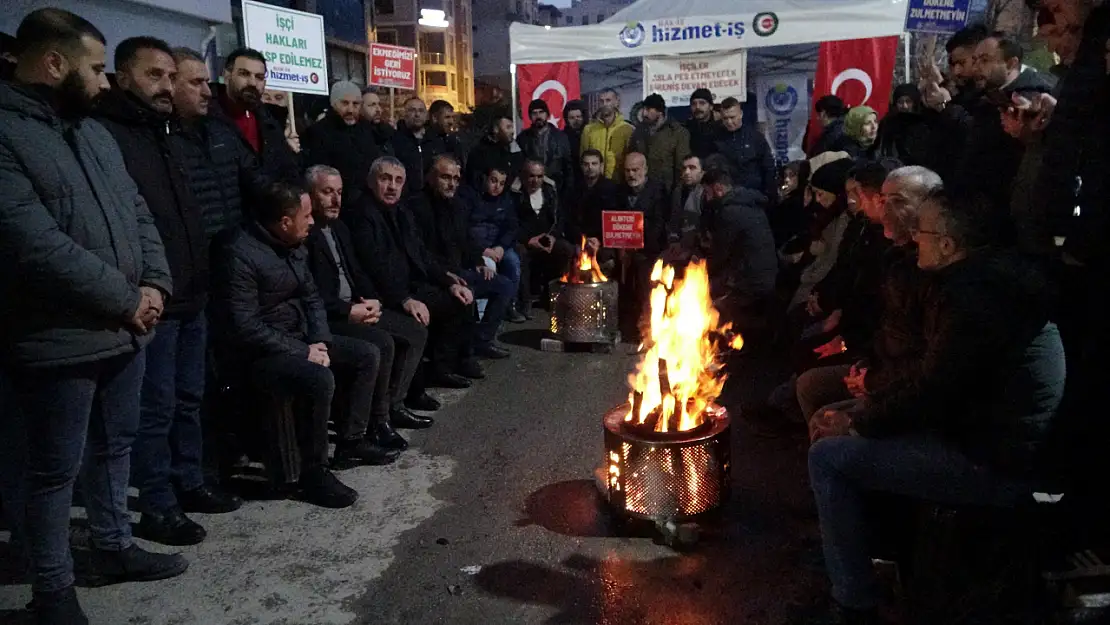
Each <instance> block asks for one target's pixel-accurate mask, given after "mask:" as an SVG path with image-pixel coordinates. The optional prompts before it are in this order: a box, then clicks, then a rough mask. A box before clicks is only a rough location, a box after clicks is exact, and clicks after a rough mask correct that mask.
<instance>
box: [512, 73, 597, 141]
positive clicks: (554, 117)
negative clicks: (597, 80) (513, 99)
mask: <svg viewBox="0 0 1110 625" xmlns="http://www.w3.org/2000/svg"><path fill="white" fill-rule="evenodd" d="M516 83H517V92H518V93H519V95H520V110H521V111H522V112H523V117H524V119H528V105H529V104H531V102H532V100H543V101H544V102H547V108H548V109H549V110H550V111H551V116H550V117H549V119H548V121H549V122H550V123H552V124H555V125H556V126H558V127H559V128H560V129H561V128H563V125H564V124H563V107H564V106H566V104H567V102H570V101H571V100H577V99H578V98H580V97H582V84H581V82H580V81H579V77H578V63H577V62H570V63H536V64H533V65H517V67H516ZM525 123H526V124H527V123H528V122H525Z"/></svg>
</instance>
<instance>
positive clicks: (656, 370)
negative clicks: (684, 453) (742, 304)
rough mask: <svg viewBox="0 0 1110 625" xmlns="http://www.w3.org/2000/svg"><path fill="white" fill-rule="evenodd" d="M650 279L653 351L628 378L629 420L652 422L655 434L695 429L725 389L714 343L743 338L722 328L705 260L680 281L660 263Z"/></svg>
mask: <svg viewBox="0 0 1110 625" xmlns="http://www.w3.org/2000/svg"><path fill="white" fill-rule="evenodd" d="M651 281H652V282H653V283H654V284H655V287H654V288H653V289H652V292H651V329H650V339H649V341H648V342H647V343H646V345H647V346H649V347H648V350H647V352H646V353H645V354H644V358H643V361H642V362H641V363H640V365H639V367H638V368H637V370H636V373H634V374H632V375H631V376H630V377H629V385H630V386H631V387H632V393H631V395H630V396H629V403H630V404H631V406H632V408H631V410H629V413H628V416H627V417H625V421H635V422H636V423H638V424H644V423H645V422H647V421H648V419H654V420H655V422H654V430H655V431H657V432H667V431H680V432H681V431H687V430H692V429H694V428H696V427H698V426H699V425H701V424H702V423H704V422H705V420H706V414H705V412H706V408H708V407H709V405H710V404H711V403H712V402H714V401H715V400H716V399H717V396H718V395H720V394H721V390H722V389H723V388H724V385H725V377H726V376H725V375H724V374H723V373H722V372H721V371H720V369H721V366H720V363H719V362H718V346H717V341H716V339H717V338H719V337H729V336H732V338H731V339H728V338H726V339H725V341H726V342H727V345H728V346H729V347H731V348H733V349H740V348H741V347H743V344H744V339H743V338H742V337H741V336H740V335H739V334H736V335H732V334H731V332H730V324H727V323H726V324H724V325H721V326H719V325H718V320H719V314H718V313H717V310H716V309H715V308H714V307H713V300H712V298H711V297H710V294H709V273H708V271H707V269H706V266H705V262H704V261H697V262H694V263H691V264H690V265H688V266H687V268H686V274H685V277H684V278H683V279H682V280H675V270H674V267H672V266H670V265H664V264H663V261H657V262H656V263H655V268H654V269H653V270H652V273H651Z"/></svg>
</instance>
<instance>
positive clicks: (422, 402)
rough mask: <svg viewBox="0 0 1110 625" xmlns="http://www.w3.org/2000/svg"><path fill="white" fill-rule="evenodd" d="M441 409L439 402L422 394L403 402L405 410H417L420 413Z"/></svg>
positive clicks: (441, 405)
mask: <svg viewBox="0 0 1110 625" xmlns="http://www.w3.org/2000/svg"><path fill="white" fill-rule="evenodd" d="M442 407H443V404H441V403H439V400H438V399H436V398H435V397H432V396H431V395H429V394H427V393H422V394H421V395H420V396H419V397H413V398H411V399H406V400H405V408H408V409H409V410H419V411H421V412H435V411H437V410H439V409H440V408H442Z"/></svg>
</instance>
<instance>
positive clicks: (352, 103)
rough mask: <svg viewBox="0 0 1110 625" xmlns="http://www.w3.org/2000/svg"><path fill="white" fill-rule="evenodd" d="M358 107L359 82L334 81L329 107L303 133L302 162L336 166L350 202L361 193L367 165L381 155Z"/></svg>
mask: <svg viewBox="0 0 1110 625" xmlns="http://www.w3.org/2000/svg"><path fill="white" fill-rule="evenodd" d="M361 108H362V93H361V92H360V91H359V88H358V85H356V84H355V83H353V82H348V81H346V80H343V81H340V82H337V83H335V84H334V85H333V86H332V88H331V108H330V109H328V112H327V113H326V114H325V115H324V119H321V120H320V121H318V122H316V123H315V124H313V125H312V126H311V127H309V129H308V130H307V131H305V133H304V137H303V145H304V162H305V163H306V164H307V165H308V166H309V167H312V166H313V165H327V166H329V167H334V168H336V169H338V170H339V173H340V174H341V175H342V176H343V188H344V189H345V190H346V193H347V195H346V197H345V198H344V200H345V201H346V202H348V205H349V206H353V203H354V202H356V201H358V198H359V197H361V196H362V193H363V189H365V188H366V175H367V174H369V173H370V165H372V164H373V163H374V161H376V160H377V159H378V157H379V156H381V155H382V153H381V150H380V149H379V148H378V143H377V141H376V140H375V139H374V129H373V125H372V124H371V123H370V122H368V121H365V120H363V119H362V114H361V111H360V109H361Z"/></svg>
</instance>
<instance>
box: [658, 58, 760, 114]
mask: <svg viewBox="0 0 1110 625" xmlns="http://www.w3.org/2000/svg"><path fill="white" fill-rule="evenodd" d="M747 67H748V53H747V51H745V50H734V51H732V52H725V53H723V54H699V55H685V56H682V57H669V56H653V57H645V58H644V97H645V98H646V97H647V96H649V95H651V94H653V93H658V94H659V95H661V96H663V99H664V100H665V101H666V102H667V106H689V105H690V94H691V93H693V92H694V90H695V89H703V88H704V89H708V90H709V91H710V92H712V93H713V98H714V100H715V101H716V102H720V101H721V100H723V99H725V98H728V97H733V98H736V99H737V100H740V101H741V102H744V101H745V100H747V99H748V78H747Z"/></svg>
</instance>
